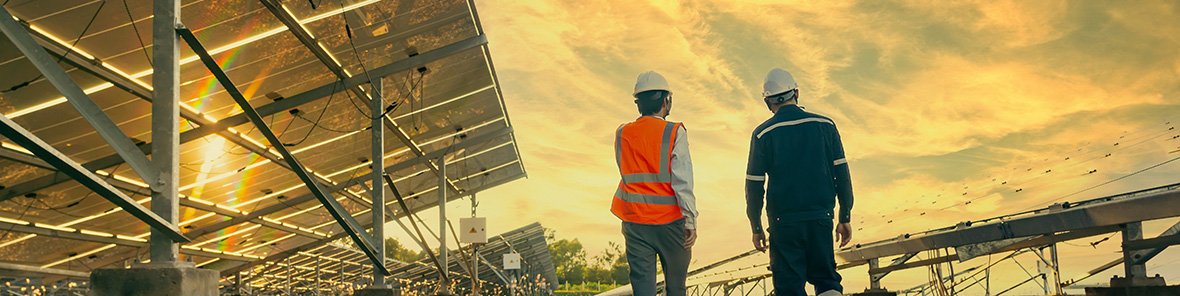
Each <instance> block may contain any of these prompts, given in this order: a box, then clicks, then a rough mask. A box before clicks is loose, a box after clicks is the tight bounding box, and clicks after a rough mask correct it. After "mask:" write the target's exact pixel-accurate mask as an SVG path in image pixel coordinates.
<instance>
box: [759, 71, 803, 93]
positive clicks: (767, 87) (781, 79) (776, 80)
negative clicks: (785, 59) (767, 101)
mask: <svg viewBox="0 0 1180 296" xmlns="http://www.w3.org/2000/svg"><path fill="white" fill-rule="evenodd" d="M796 89H799V84H798V83H795V77H794V76H791V73H789V72H787V70H783V69H780V68H774V69H771V70H770V73H766V82H765V83H763V84H762V97H763V98H768V97H771V96H775V95H779V94H782V93H785V92H789V91H792V90H796Z"/></svg>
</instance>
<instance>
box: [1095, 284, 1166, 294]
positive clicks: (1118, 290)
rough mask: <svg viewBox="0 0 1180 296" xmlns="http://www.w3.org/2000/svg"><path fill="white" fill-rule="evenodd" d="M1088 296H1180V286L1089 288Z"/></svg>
mask: <svg viewBox="0 0 1180 296" xmlns="http://www.w3.org/2000/svg"><path fill="white" fill-rule="evenodd" d="M1086 295H1087V296H1180V286H1154V287H1150V286H1149V287H1089V288H1086Z"/></svg>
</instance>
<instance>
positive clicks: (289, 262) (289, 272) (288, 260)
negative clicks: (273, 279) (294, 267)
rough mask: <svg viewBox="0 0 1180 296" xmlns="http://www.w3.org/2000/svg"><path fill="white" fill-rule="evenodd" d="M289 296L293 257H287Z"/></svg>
mask: <svg viewBox="0 0 1180 296" xmlns="http://www.w3.org/2000/svg"><path fill="white" fill-rule="evenodd" d="M285 261H286V262H287V295H291V257H287V259H286V260H285Z"/></svg>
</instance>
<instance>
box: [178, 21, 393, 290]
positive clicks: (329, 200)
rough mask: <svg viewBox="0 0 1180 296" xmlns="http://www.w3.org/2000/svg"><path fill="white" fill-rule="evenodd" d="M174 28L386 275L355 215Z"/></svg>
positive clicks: (193, 40) (186, 34) (189, 37)
mask: <svg viewBox="0 0 1180 296" xmlns="http://www.w3.org/2000/svg"><path fill="white" fill-rule="evenodd" d="M176 32H177V33H179V34H180V36H181V38H183V39H184V41H185V42H186V43H188V45H189V48H190V49H192V51H193V52H194V53H196V54H197V55H198V56H199V57H200V58H201V61H202V62H203V63H204V64H205V67H206V68H208V69H209V71H210V72H212V73H213V75H214V76H216V77H217V80H218V81H219V82H220V83H221V85H222V87H223V88H225V90H226V92H227V93H229V94H230V96H231V97H233V99H234V101H235V102H237V104H238V107H241V109H242V111H243V112H242V113H243V114H245V115H246V116H247V117H248V118H249V119H250V121H251V122H253V123H254V126H256V127H257V128H258V131H259V132H260V133H262V135H263V136H265V137H266V140H267V142H269V143H270V144H271V146H272V148H273V149H275V150H277V151H278V152H279V154H281V155H282V156H283V160H285V161H286V162H287V165H288V166H290V167H291V170H292V171H295V174H296V175H298V176H299V179H301V180H303V183H304V184H305V185H307V188H308V189H309V190H311V192H312V193H313V194H315V196H316V199H319V200H320V203H321V204H323V205H324V208H325V209H327V210H328V213H329V214H331V215H332V218H334V219H336V222H337V223H339V224H340V226H341V227H342V228H344V231H345V232H346V233H348V236H349V237H351V238H352V240H353V242H354V243H356V244H357V247H359V248H360V249H361V250H362V251H364V252H365V254H366V255H368V256H369V260H370V261H373V263H374V265H375V267H374V269H375V270H377V271H380V272H381V273H382V274H385V275H389V270H388V269H387V268H386V267H385V264H383V263H382V262H381V260H380V259H379V258H378V257H377V253H376V252H375V251H374V250H373V244H374V243H373V242H372V240H371V239H370V237H369V236H368V235H366V234H365V233H364V229H362V228H360V227H359V223H357V222H356V219H355V218H353V217H352V215H351V214H349V213H348V211H347V210H346V209H344V207H343V206H341V205H340V203H339V202H337V201H336V199H335V198H333V197H332V196H331V193H329V192H328V191H327V190H326V189H325V188H323V186H322V185H320V183H319V182H318V181H316V179H315V178H314V177H312V176H311V173H308V172H307V169H305V168H304V167H303V164H301V163H300V162H299V160H298V159H296V158H295V156H294V155H292V154H291V152H290V151H288V150H287V148H286V147H284V146H283V142H282V141H281V140H279V138H278V136H275V134H274V132H273V131H271V130H270V127H269V126H267V125H266V121H265V120H264V119H262V116H261V115H259V113H258V111H257V110H255V109H254V107H253V106H250V102H249V101H248V100H246V98H245V97H244V96H243V95H242V93H241V92H240V91H239V90H238V89H237V86H236V85H235V84H234V83H233V81H231V80H230V79H229V76H226V75H225V72H224V71H222V70H221V66H220V65H218V64H217V61H215V60H213V57H212V56H210V55H209V52H208V51H206V50H205V47H204V46H203V45H201V43H200V41H199V40H197V37H196V36H195V35H193V33H192V31H189V30H188V29H187V28H183V27H182V28H179V29H177V30H176Z"/></svg>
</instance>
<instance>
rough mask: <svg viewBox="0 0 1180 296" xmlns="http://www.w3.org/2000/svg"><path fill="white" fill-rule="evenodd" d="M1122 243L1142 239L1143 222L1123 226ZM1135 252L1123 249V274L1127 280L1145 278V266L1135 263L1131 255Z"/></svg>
mask: <svg viewBox="0 0 1180 296" xmlns="http://www.w3.org/2000/svg"><path fill="white" fill-rule="evenodd" d="M1122 233H1123V243H1124V244H1125V243H1126V242H1128V241H1133V240H1141V239H1143V222H1132V223H1127V224H1123V231H1122ZM1134 251H1135V250H1128V249H1126V248H1124V249H1123V272H1124V273H1125V275H1126V277H1127V278H1146V277H1147V266H1146V265H1144V264H1138V263H1136V262H1135V258H1134V257H1132V254H1133V253H1134Z"/></svg>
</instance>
